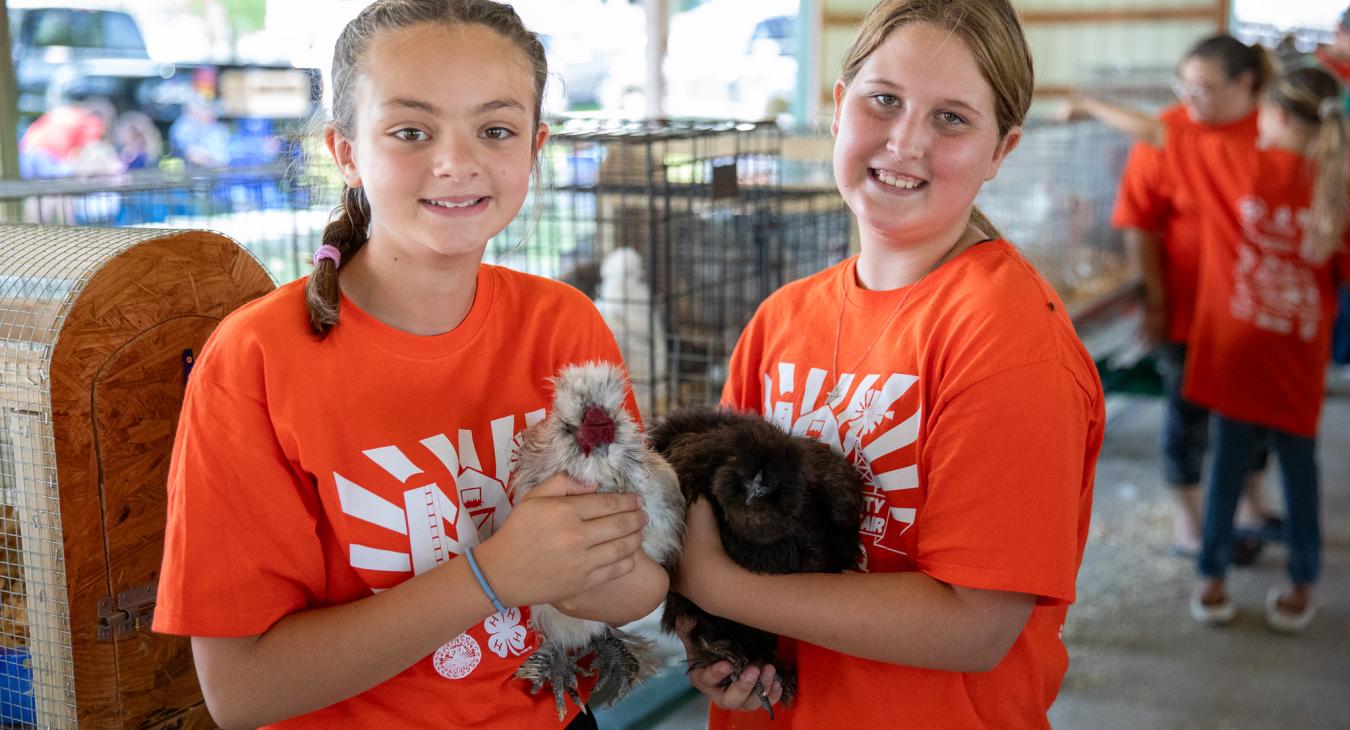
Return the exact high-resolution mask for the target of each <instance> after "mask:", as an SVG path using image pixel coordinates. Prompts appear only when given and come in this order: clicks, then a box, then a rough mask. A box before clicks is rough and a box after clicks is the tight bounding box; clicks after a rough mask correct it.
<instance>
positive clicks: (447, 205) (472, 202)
mask: <svg viewBox="0 0 1350 730" xmlns="http://www.w3.org/2000/svg"><path fill="white" fill-rule="evenodd" d="M480 200H482V198H474V199H473V200H469V201H465V202H463V203H447V202H445V201H441V200H428V201H427V202H428V203H431V204H432V205H438V206H440V207H442V208H468V207H470V206H474V205H477V204H478V201H480Z"/></svg>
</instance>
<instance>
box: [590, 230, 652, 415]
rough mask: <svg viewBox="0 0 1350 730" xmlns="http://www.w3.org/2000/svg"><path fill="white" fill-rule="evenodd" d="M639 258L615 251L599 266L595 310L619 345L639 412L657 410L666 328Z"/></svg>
mask: <svg viewBox="0 0 1350 730" xmlns="http://www.w3.org/2000/svg"><path fill="white" fill-rule="evenodd" d="M644 271H645V269H644V267H643V265H642V257H641V256H639V255H638V252H637V251H634V250H633V249H631V248H627V247H625V248H616V249H614V250H613V251H611V252H609V254H608V255H606V256H605V259H604V261H603V262H602V263H601V264H600V284H599V287H598V289H597V292H596V297H595V308H596V309H598V310H599V311H600V316H601V317H604V319H605V324H607V325H609V331H610V332H612V333H613V334H614V339H615V341H616V342H618V343H619V350H620V351H622V352H623V362H624V365H625V367H627V368H628V374H629V375H630V376H631V377H632V380H633V393H634V395H636V396H637V402H638V407H639V408H641V409H642V410H643V412H650V411H654V410H658V408H657V407H656V406H657V404H656V403H655V402H654V401H653V400H652V399H653V397H654V396H655V395H656V384H657V383H661V382H663V381H665V379H666V375H667V374H668V371H669V364H668V363H667V362H666V354H667V344H666V326H665V324H664V323H663V322H662V313H661V311H660V310H658V309H657V308H656V306H655V305H654V304H653V303H652V291H651V287H649V286H648V285H647V277H646V275H645V273H644Z"/></svg>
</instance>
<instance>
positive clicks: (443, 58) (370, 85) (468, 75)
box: [360, 23, 535, 109]
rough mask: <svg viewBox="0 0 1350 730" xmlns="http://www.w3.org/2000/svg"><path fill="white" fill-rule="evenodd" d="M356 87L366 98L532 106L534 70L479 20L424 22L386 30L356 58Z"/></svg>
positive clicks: (508, 42) (514, 48)
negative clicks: (507, 101) (482, 98)
mask: <svg viewBox="0 0 1350 730" xmlns="http://www.w3.org/2000/svg"><path fill="white" fill-rule="evenodd" d="M360 84H361V87H360V91H361V94H362V96H364V97H365V100H366V101H368V102H375V103H379V102H380V101H382V100H384V99H388V98H400V99H404V98H421V97H426V96H451V97H458V98H460V99H461V100H462V101H465V102H471V101H472V103H475V104H476V103H478V102H477V101H474V100H473V99H472V97H476V96H479V95H488V96H492V97H493V98H497V97H508V98H518V99H519V100H520V102H521V103H522V104H524V105H525V106H526V107H527V108H530V109H532V108H533V106H534V96H535V88H534V74H533V70H532V68H531V66H530V61H529V59H527V58H526V57H525V52H524V51H523V50H521V49H520V48H518V47H517V46H516V45H515V44H514V43H512V42H511V41H510V40H508V39H507V38H505V37H504V36H502V35H501V34H499V33H497V32H496V31H494V30H492V29H490V28H488V27H486V26H483V25H478V24H459V25H445V24H440V23H423V24H420V25H415V26H412V27H409V28H400V29H397V30H390V31H385V32H384V33H381V34H379V35H378V36H376V37H375V38H374V39H372V41H371V43H370V45H369V46H368V47H367V48H366V52H365V54H364V55H363V57H362V59H361V75H360Z"/></svg>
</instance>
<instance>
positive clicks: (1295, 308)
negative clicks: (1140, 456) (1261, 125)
mask: <svg viewBox="0 0 1350 730" xmlns="http://www.w3.org/2000/svg"><path fill="white" fill-rule="evenodd" d="M1164 154H1165V156H1166V164H1167V169H1168V173H1169V174H1170V175H1172V176H1173V178H1174V179H1175V180H1176V184H1177V185H1178V186H1184V187H1186V188H1187V189H1188V190H1190V191H1191V194H1192V195H1193V196H1194V197H1195V199H1196V200H1197V205H1198V206H1199V208H1200V210H1201V215H1202V219H1203V222H1204V225H1203V227H1202V230H1203V232H1204V234H1205V237H1204V239H1203V242H1202V254H1201V261H1200V286H1199V289H1198V297H1197V300H1196V301H1197V303H1196V316H1195V325H1194V329H1193V331H1192V333H1191V342H1190V349H1189V353H1188V356H1187V364H1186V378H1185V382H1184V385H1183V393H1184V395H1185V396H1186V398H1187V400H1190V401H1192V402H1194V403H1196V404H1198V405H1202V406H1204V407H1206V408H1209V409H1210V410H1213V411H1215V412H1218V413H1221V414H1223V415H1224V416H1227V417H1229V418H1233V419H1236V420H1239V421H1245V422H1248V423H1255V424H1259V425H1262V426H1268V427H1271V428H1276V429H1279V430H1281V431H1286V432H1288V433H1293V434H1298V435H1302V436H1314V435H1316V433H1317V421H1318V418H1319V417H1320V415H1321V409H1322V396H1323V392H1324V388H1325V376H1326V364H1327V361H1328V359H1329V357H1330V353H1331V324H1332V321H1333V320H1334V319H1335V315H1336V283H1337V280H1338V279H1339V278H1341V277H1340V276H1338V275H1337V271H1336V268H1337V266H1338V265H1341V264H1343V263H1344V260H1343V258H1342V257H1333V258H1332V259H1331V260H1330V261H1328V262H1326V263H1323V264H1313V263H1311V262H1309V261H1307V260H1306V259H1304V258H1303V256H1302V255H1301V254H1300V252H1299V248H1300V245H1301V242H1302V240H1303V223H1304V219H1305V217H1306V216H1307V215H1308V208H1309V204H1310V202H1311V199H1312V177H1311V170H1310V167H1309V163H1308V160H1307V159H1305V158H1303V157H1301V156H1299V155H1297V154H1294V153H1293V152H1289V151H1286V150H1279V149H1265V150H1262V149H1258V148H1257V147H1256V146H1255V145H1244V144H1239V143H1236V142H1234V141H1233V140H1231V139H1223V138H1219V137H1212V136H1204V135H1195V134H1194V133H1193V132H1192V131H1191V130H1189V129H1186V128H1184V127H1169V128H1168V130H1167V142H1166V145H1165V150H1164ZM1347 240H1350V234H1348V238H1347Z"/></svg>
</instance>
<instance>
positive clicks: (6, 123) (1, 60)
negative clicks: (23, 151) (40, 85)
mask: <svg viewBox="0 0 1350 730" xmlns="http://www.w3.org/2000/svg"><path fill="white" fill-rule="evenodd" d="M0 38H4V39H5V53H4V54H3V57H0V179H5V180H15V179H18V177H19V88H18V82H16V81H15V80H14V60H13V49H11V48H10V40H9V8H8V7H7V3H6V2H5V0H0Z"/></svg>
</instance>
